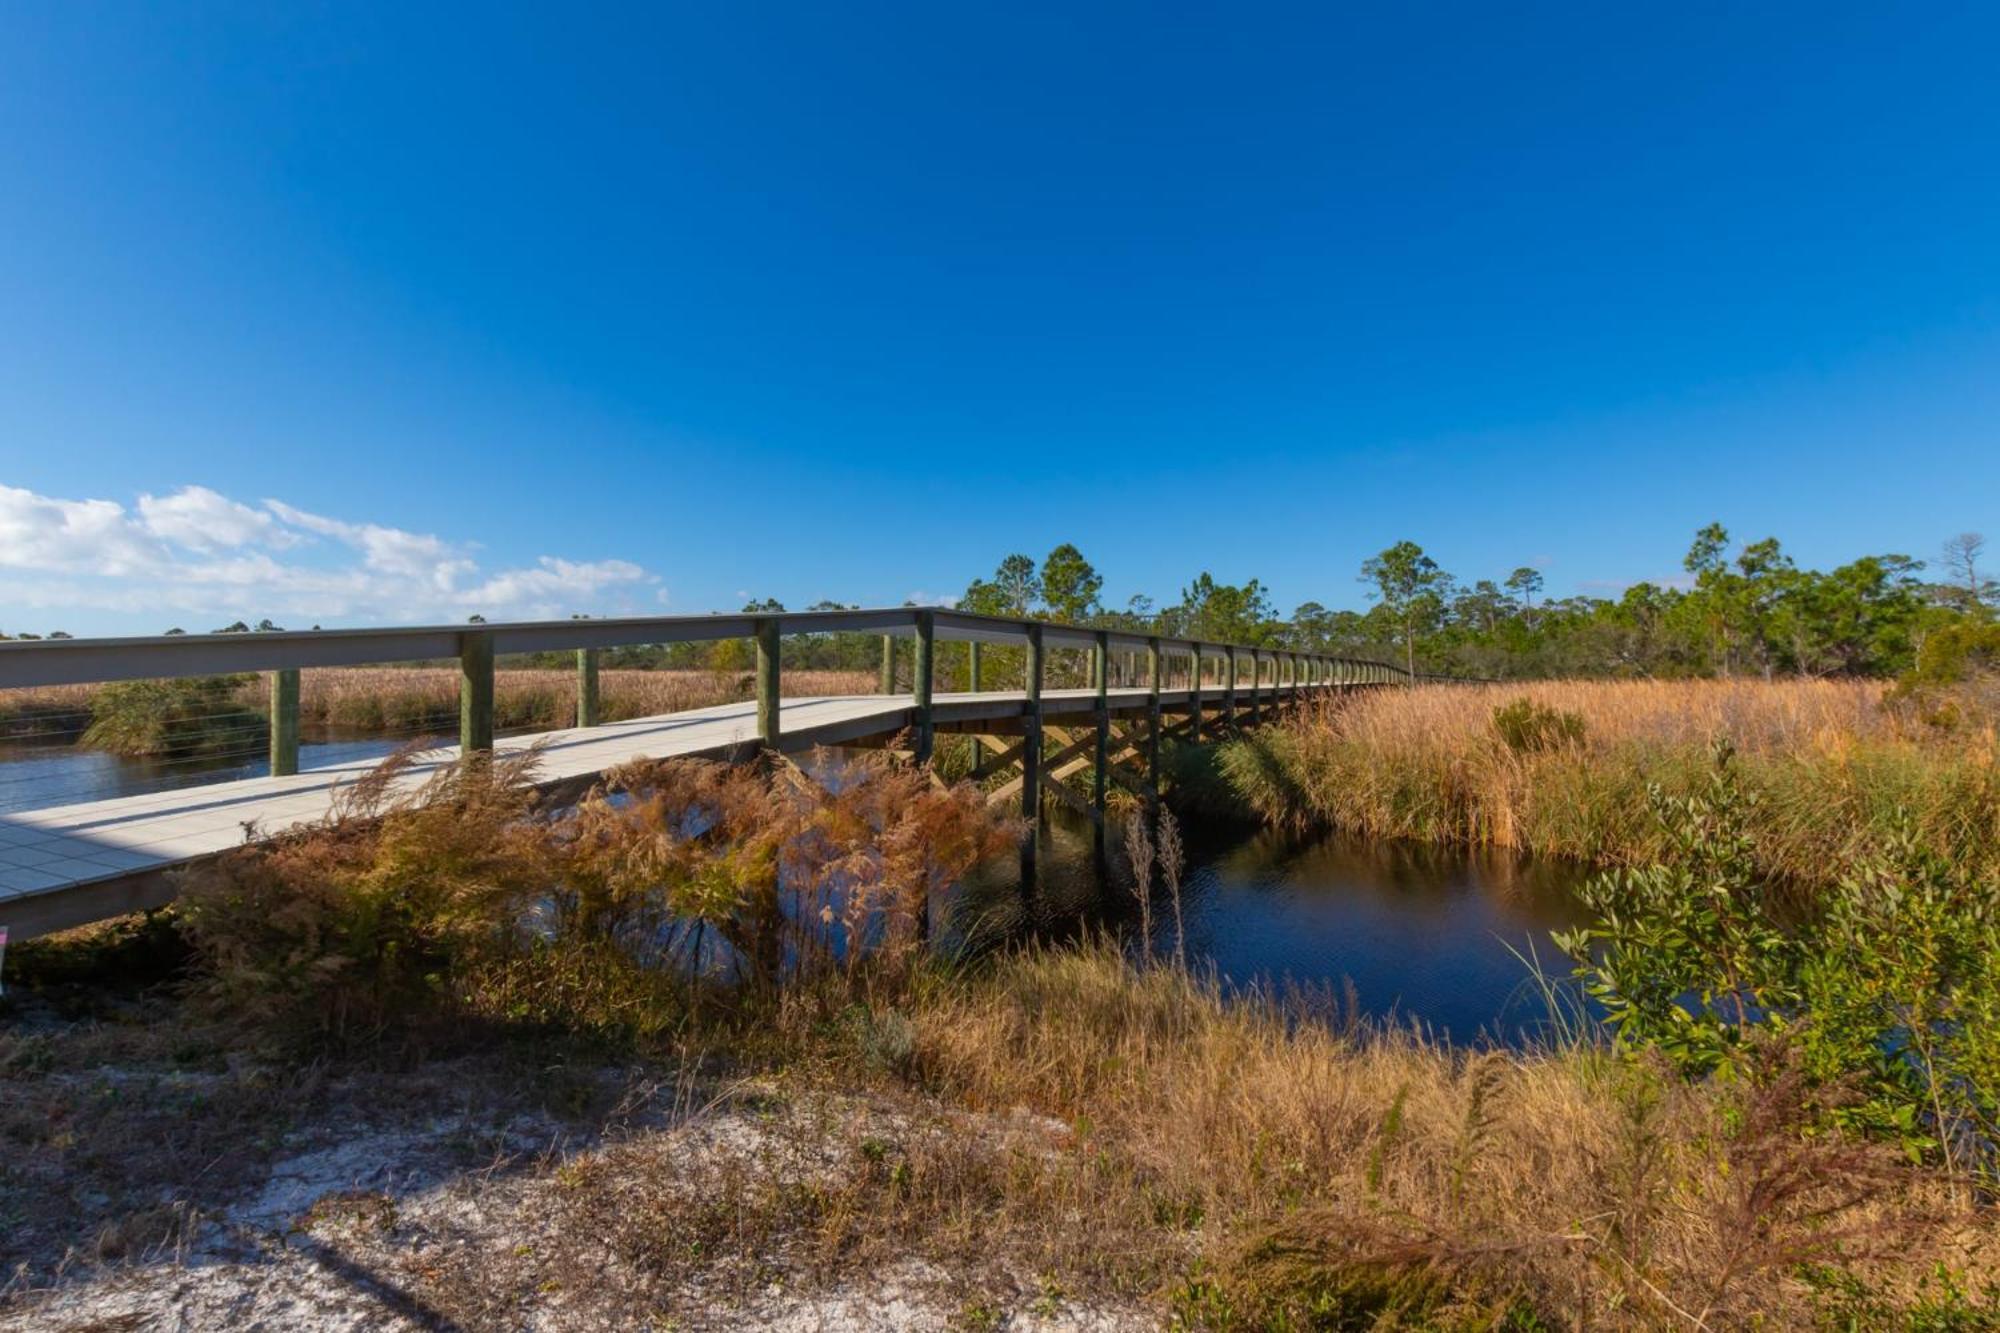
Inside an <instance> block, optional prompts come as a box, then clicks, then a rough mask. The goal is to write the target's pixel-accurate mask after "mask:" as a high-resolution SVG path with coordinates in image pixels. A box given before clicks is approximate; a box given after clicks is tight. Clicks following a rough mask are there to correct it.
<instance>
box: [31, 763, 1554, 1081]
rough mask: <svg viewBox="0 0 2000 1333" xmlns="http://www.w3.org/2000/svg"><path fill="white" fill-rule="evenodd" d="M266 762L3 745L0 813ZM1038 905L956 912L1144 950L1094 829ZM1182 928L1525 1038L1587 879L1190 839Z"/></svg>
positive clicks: (974, 926) (1242, 839) (1166, 936)
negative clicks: (1541, 977) (1113, 938)
mask: <svg viewBox="0 0 2000 1333" xmlns="http://www.w3.org/2000/svg"><path fill="white" fill-rule="evenodd" d="M398 743H399V742H398V740H396V739H393V738H388V739H384V738H373V739H361V740H338V741H326V740H322V741H308V742H306V743H305V744H302V745H301V746H300V762H301V766H302V767H307V768H311V767H315V766H318V765H322V764H332V763H339V762H343V761H346V760H352V759H360V758H371V757H375V756H381V755H387V754H389V753H390V752H392V751H393V750H394V749H395V748H396V746H397V745H398ZM264 772H265V761H264V759H263V758H262V757H261V756H259V757H254V758H236V759H233V760H222V761H203V762H198V763H190V762H187V761H174V760H145V759H127V758H121V757H119V756H117V755H110V754H102V753H98V752H95V751H89V750H81V749H77V748H74V747H70V746H61V747H53V746H42V747H37V746H33V745H6V746H0V813H3V812H5V811H8V810H19V809H33V808H38V807H44V806H53V805H66V804H69V803H71V802H75V801H91V800H103V799H106V798H108V797H112V796H126V795H134V794H138V793H141V792H149V791H158V790H163V789H166V788H169V787H180V786H187V785H192V784H195V783H205V782H216V781H226V780H229V779H232V778H243V777H256V776H260V775H261V774H263V773H264ZM1046 825H1047V827H1046V828H1045V830H1044V833H1043V835H1042V841H1041V843H1040V848H1041V851H1040V855H1039V858H1038V864H1039V872H1038V877H1037V884H1036V886H1035V889H1034V891H1033V892H1029V893H1023V892H1022V891H1021V887H1020V880H1019V877H1018V875H1017V874H1016V873H1015V870H1016V868H1015V866H1014V865H1013V864H1012V863H1011V862H1009V863H1007V864H1002V865H997V866H991V867H987V868H984V869H982V871H981V872H980V873H978V874H977V875H975V876H974V877H973V879H972V880H971V881H970V882H969V883H967V884H966V885H964V886H962V887H961V888H960V889H959V890H958V891H957V892H956V893H955V894H954V895H953V901H952V902H951V903H950V904H948V913H947V914H948V917H949V919H950V920H951V921H952V922H954V923H955V924H954V928H953V934H954V935H956V936H957V937H959V938H960V939H961V940H968V939H969V940H972V941H975V942H977V943H978V944H982V945H983V944H991V943H994V942H999V941H1004V940H1011V939H1019V938H1021V937H1022V936H1024V935H1026V936H1033V937H1037V938H1043V939H1065V938H1075V937H1077V936H1079V935H1082V934H1084V933H1086V932H1090V931H1096V930H1110V931H1113V932H1116V933H1117V934H1118V935H1119V936H1120V937H1121V938H1123V939H1124V940H1125V941H1126V943H1127V945H1128V947H1130V948H1131V949H1133V950H1134V951H1135V952H1136V951H1138V950H1139V949H1140V948H1141V945H1140V943H1139V941H1138V935H1139V933H1140V930H1139V920H1140V918H1139V912H1138V907H1137V900H1136V899H1135V898H1134V896H1133V894H1132V891H1131V876H1130V873H1129V870H1128V869H1127V867H1128V866H1129V861H1128V860H1127V858H1126V857H1125V854H1124V851H1123V846H1122V840H1121V839H1120V838H1119V837H1118V836H1117V834H1116V833H1115V832H1114V834H1113V835H1112V837H1111V838H1110V840H1109V846H1108V848H1107V855H1106V857H1105V862H1104V864H1103V865H1102V866H1100V864H1099V862H1098V859H1097V857H1096V855H1095V854H1094V851H1093V847H1092V841H1091V838H1090V834H1089V825H1088V824H1087V823H1085V822H1084V821H1082V820H1079V819H1076V818H1074V817H1072V816H1068V815H1067V814H1066V812H1061V813H1059V814H1058V815H1057V816H1055V817H1052V818H1051V819H1049V820H1048V821H1046ZM1184 836H1185V837H1186V839H1187V871H1186V873H1185V875H1184V877H1183V888H1182V895H1181V900H1182V918H1183V924H1184V927H1185V938H1186V948H1187V954H1188V957H1189V959H1190V960H1191V961H1193V962H1195V963H1197V964H1213V966H1214V967H1215V969H1216V971H1217V973H1218V974H1219V975H1220V977H1221V978H1222V980H1223V981H1224V982H1225V983H1227V984H1229V985H1231V986H1237V987H1241V986H1248V985H1262V986H1273V987H1282V986H1285V985H1294V986H1301V987H1308V988H1318V989H1321V990H1323V991H1325V992H1327V993H1329V994H1331V995H1332V996H1333V997H1334V998H1336V999H1337V1000H1340V1001H1341V1002H1343V1003H1344V1004H1350V1005H1351V1006H1352V1008H1353V1010H1354V1012H1356V1013H1358V1014H1359V1015H1362V1016H1366V1017H1369V1018H1373V1019H1377V1020H1386V1021H1399V1022H1415V1023H1419V1024H1421V1025H1424V1026H1425V1027H1427V1028H1429V1029H1431V1030H1432V1031H1435V1032H1437V1033H1439V1034H1448V1035H1450V1036H1451V1037H1453V1038H1456V1039H1460V1040H1469V1039H1473V1038H1476V1037H1480V1036H1482V1035H1483V1036H1491V1037H1497V1038H1499V1039H1500V1040H1503V1041H1510V1042H1511V1041H1518V1040H1520V1039H1521V1038H1522V1037H1523V1035H1524V1034H1531V1033H1532V1032H1533V1031H1534V1030H1535V1029H1536V1027H1537V1025H1538V1024H1539V1023H1540V1022H1541V1021H1542V1020H1543V1019H1544V1018H1545V1016H1546V1007H1545V1005H1544V1003H1543V1001H1542V999H1541V996H1540V994H1539V992H1538V991H1537V990H1536V988H1535V987H1534V986H1532V985H1531V984H1530V970H1529V968H1528V966H1527V965H1526V964H1525V963H1524V962H1523V961H1522V960H1521V959H1520V958H1518V957H1516V954H1515V952H1514V951H1518V952H1519V953H1521V954H1528V955H1534V956H1538V957H1539V958H1540V960H1541V962H1542V965H1543V966H1544V967H1545V968H1546V969H1547V970H1548V971H1549V972H1551V973H1566V972H1567V971H1568V967H1567V963H1566V962H1565V961H1564V960H1562V959H1561V958H1560V957H1559V956H1558V955H1556V954H1555V952H1554V950H1553V948H1552V947H1551V946H1550V944H1549V932H1550V931H1551V930H1552V929H1557V928H1560V927H1563V926H1566V925H1570V924H1573V923H1574V922H1575V921H1576V919H1577V916H1578V913H1577V911H1576V909H1575V906H1574V903H1573V899H1572V897H1571V892H1572V890H1573V888H1574V886H1575V885H1576V883H1577V882H1578V880H1579V879H1580V878H1581V876H1582V874H1583V872H1582V871H1581V870H1580V869H1578V868H1577V867H1575V866H1572V865H1569V864H1566V863H1561V862H1550V861H1540V862H1533V861H1526V860H1522V859H1519V858H1516V857H1512V856H1506V855H1499V854H1491V853H1469V852H1465V851H1462V850H1458V849H1452V848H1438V847H1430V846H1424V845H1418V844H1403V843H1368V842H1362V841H1359V840H1354V839H1347V838H1339V837H1327V838H1315V839H1305V840H1301V839H1294V838H1286V837H1283V836H1280V835H1277V834H1274V833H1270V832H1265V831H1258V830H1254V829H1245V828H1241V827H1209V828H1198V827H1190V828H1188V829H1186V830H1185V831H1184ZM1154 898H1155V908H1154V922H1153V932H1152V947H1153V948H1154V949H1155V950H1158V951H1162V952H1168V951H1171V950H1172V949H1173V947H1174V943H1175V933H1174V924H1173V920H1172V913H1171V908H1170V906H1169V899H1168V897H1167V895H1166V894H1165V893H1164V892H1161V891H1156V892H1155V895H1154Z"/></svg>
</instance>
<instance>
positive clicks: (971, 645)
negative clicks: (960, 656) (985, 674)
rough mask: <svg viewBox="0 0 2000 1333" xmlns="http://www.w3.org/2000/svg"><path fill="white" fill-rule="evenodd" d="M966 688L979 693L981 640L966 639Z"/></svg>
mask: <svg viewBox="0 0 2000 1333" xmlns="http://www.w3.org/2000/svg"><path fill="white" fill-rule="evenodd" d="M965 688H966V689H967V690H970V691H971V692H972V693H974V694H977V693H979V640H977V639H967V640H966V641H965Z"/></svg>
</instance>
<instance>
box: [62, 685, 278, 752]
mask: <svg viewBox="0 0 2000 1333" xmlns="http://www.w3.org/2000/svg"><path fill="white" fill-rule="evenodd" d="M245 681H246V678H245V677H243V676H196V677H190V678H186V679H181V680H131V681H123V682H120V683H119V684H116V685H106V686H105V687H104V688H103V689H101V690H99V691H98V692H97V694H96V695H95V696H94V697H93V698H92V699H91V701H90V718H91V720H90V728H89V729H88V730H87V731H85V732H84V733H83V743H84V744H85V745H88V746H91V747H93V748H95V749H99V750H109V751H111V752H112V753H114V754H127V755H155V756H169V757H173V758H201V757H208V756H214V755H222V754H243V753H253V752H255V751H256V750H257V749H258V748H259V747H261V746H262V745H263V744H264V743H265V738H266V735H267V730H266V729H267V726H268V724H267V722H266V721H265V719H264V717H263V715H262V714H260V713H258V712H257V711H256V710H255V709H251V708H246V707H244V706H243V705H242V704H241V703H239V702H237V699H236V693H237V691H238V690H240V689H241V688H242V687H243V685H244V684H245Z"/></svg>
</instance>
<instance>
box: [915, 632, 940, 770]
mask: <svg viewBox="0 0 2000 1333" xmlns="http://www.w3.org/2000/svg"><path fill="white" fill-rule="evenodd" d="M936 639H937V612H935V611H933V610H931V609H930V608H929V607H924V608H923V609H922V610H920V611H918V612H917V646H916V653H915V656H914V659H913V664H912V666H911V668H910V693H911V694H912V695H913V696H914V697H915V699H916V704H917V762H918V763H920V764H927V763H929V762H930V759H931V747H932V746H933V745H934V744H935V743H936V738H937V726H936V722H935V719H934V717H933V714H932V711H931V687H932V684H933V681H932V677H933V675H934V674H935V673H934V672H933V671H932V669H931V668H932V658H933V656H934V653H933V649H934V647H935V643H936Z"/></svg>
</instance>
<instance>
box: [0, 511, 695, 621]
mask: <svg viewBox="0 0 2000 1333" xmlns="http://www.w3.org/2000/svg"><path fill="white" fill-rule="evenodd" d="M474 549H475V548H474V546H473V545H472V544H471V543H461V542H453V541H448V540H446V539H445V538H443V537H439V536H436V535H434V534H431V533H423V532H411V531H408V530H405V529H402V528H395V527H390V526H387V525H385V524H380V523H368V522H354V521H350V520H347V519H341V518H332V517H328V516H326V515H323V514H317V513H313V512H310V511H308V510H304V509H300V508H297V507H296V506H294V505H290V504H287V503H285V502H284V501H282V500H265V501H263V502H262V504H261V506H253V505H248V504H244V503H242V502H241V501H238V500H234V499H231V498H230V497H228V496H225V495H222V494H219V493H218V492H216V491H212V490H209V489H208V488H207V487H203V486H184V487H182V488H180V489H179V490H177V491H174V492H173V493H171V494H169V495H165V496H155V495H141V496H139V497H138V500H137V502H136V504H135V505H134V506H133V507H131V508H129V509H128V508H127V507H126V506H125V505H123V504H121V503H119V502H118V501H115V500H103V499H87V500H65V499H59V498H54V497H50V496H43V495H38V494H36V493H34V492H33V491H29V490H24V489H21V488H18V487H11V486H4V485H0V613H6V614H7V615H8V618H9V619H17V617H16V615H15V614H14V613H17V612H18V611H19V610H20V609H23V608H34V609H36V610H38V611H45V610H48V609H50V608H76V609H79V610H96V611H103V612H111V613H116V614H121V615H128V616H146V617H148V618H158V617H171V618H174V619H183V620H188V621H194V622H198V621H199V620H200V619H201V618H203V617H212V618H215V619H218V620H234V619H239V618H245V617H262V616H271V617H273V618H276V619H278V620H279V621H281V622H282V623H288V624H289V623H303V624H317V623H335V622H340V621H349V622H356V621H359V622H370V623H396V622H410V621H421V620H457V619H462V618H464V617H465V616H466V615H467V614H469V613H470V612H473V611H477V612H479V613H480V614H482V615H484V616H486V617H487V618H488V619H489V620H499V619H523V618H543V617H549V618H558V617H562V616H567V615H571V614H574V613H580V612H590V613H596V614H604V613H606V612H615V611H629V610H631V609H632V605H631V601H632V597H633V596H634V595H646V593H647V590H649V589H650V590H651V596H655V597H659V598H661V599H664V596H665V591H664V589H663V588H660V587H658V585H659V579H658V578H657V577H656V576H655V575H653V574H651V573H649V572H648V571H647V570H646V569H644V568H643V567H641V566H640V565H637V564H634V563H633V562H631V561H629V560H618V559H607V560H571V559H565V558H563V557H559V556H549V555H545V556H541V557H539V558H538V559H537V560H536V561H535V562H534V564H532V565H529V566H525V567H519V568H500V569H493V570H487V569H483V568H482V567H481V565H480V562H479V561H478V559H476V558H475V556H474V555H473V551H474ZM10 573H11V574H17V575H23V576H27V577H13V578H10V577H5V575H6V574H10ZM38 618H39V617H38ZM195 627H196V626H195V625H194V624H190V625H189V626H188V628H195ZM158 628H165V626H164V625H161V626H159V627H158Z"/></svg>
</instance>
